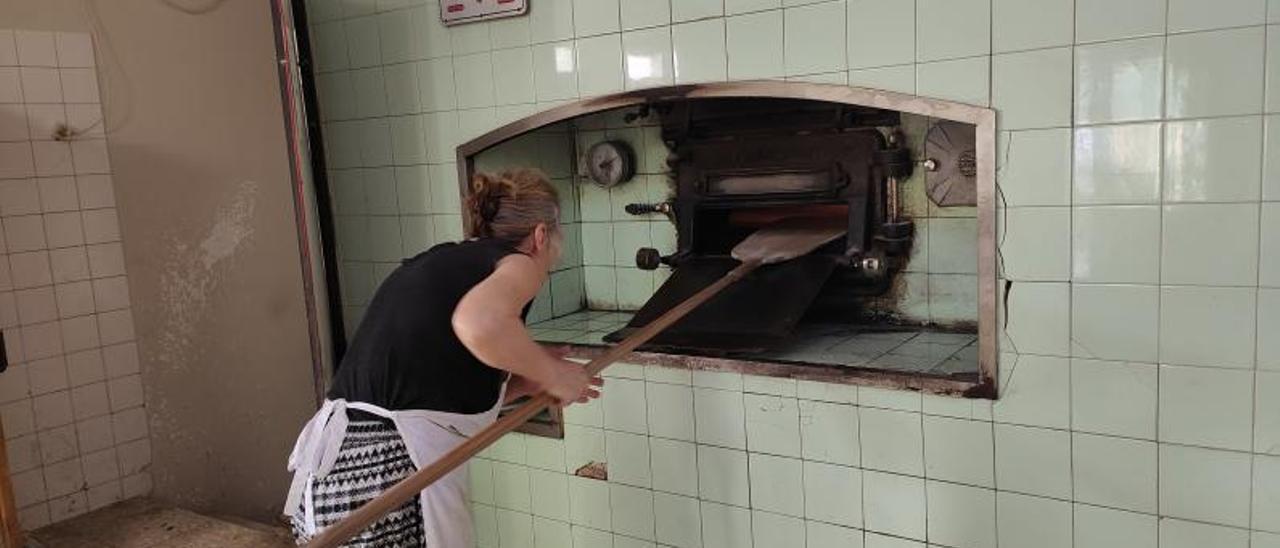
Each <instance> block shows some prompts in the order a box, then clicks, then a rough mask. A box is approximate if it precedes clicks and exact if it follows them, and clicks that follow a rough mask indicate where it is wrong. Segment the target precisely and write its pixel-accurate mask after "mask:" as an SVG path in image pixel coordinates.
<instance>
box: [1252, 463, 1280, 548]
mask: <svg viewBox="0 0 1280 548" xmlns="http://www.w3.org/2000/svg"><path fill="white" fill-rule="evenodd" d="M1250 524H1251V526H1252V527H1253V528H1255V529H1266V530H1268V531H1280V457H1264V456H1261V455H1258V456H1256V457H1254V458H1253V521H1251V522H1250ZM1254 546H1257V542H1256V541H1255V543H1254Z"/></svg>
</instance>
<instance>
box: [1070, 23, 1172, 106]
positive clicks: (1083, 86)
mask: <svg viewBox="0 0 1280 548" xmlns="http://www.w3.org/2000/svg"><path fill="white" fill-rule="evenodd" d="M1085 1H1086V0H1082V2H1081V6H1082V7H1083V6H1084V3H1085ZM1087 1H1088V2H1089V3H1093V2H1097V1H1098V0H1087ZM1143 1H1148V0H1143ZM1075 66H1076V76H1075V87H1076V91H1075V103H1076V104H1075V113H1076V114H1075V119H1076V123H1077V124H1093V123H1101V122H1127V121H1136V120H1151V119H1155V118H1159V117H1160V114H1161V112H1160V104H1161V103H1160V102H1161V98H1162V93H1163V89H1164V88H1163V86H1164V83H1163V78H1164V39H1162V38H1147V39H1140V40H1130V41H1125V42H1111V43H1106V44H1096V45H1089V46H1081V47H1078V48H1076V61H1075Z"/></svg>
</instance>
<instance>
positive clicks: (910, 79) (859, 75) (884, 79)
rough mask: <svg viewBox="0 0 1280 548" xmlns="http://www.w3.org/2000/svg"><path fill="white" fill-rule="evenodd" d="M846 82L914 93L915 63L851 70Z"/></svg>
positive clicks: (853, 84) (858, 85)
mask: <svg viewBox="0 0 1280 548" xmlns="http://www.w3.org/2000/svg"><path fill="white" fill-rule="evenodd" d="M848 84H849V85H850V86H856V87H864V88H871V89H882V90H885V91H896V92H898V93H910V94H915V92H916V69H915V65H896V66H892V67H882V68H871V69H859V70H851V71H849V74H848Z"/></svg>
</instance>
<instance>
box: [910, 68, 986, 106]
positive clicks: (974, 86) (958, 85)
mask: <svg viewBox="0 0 1280 548" xmlns="http://www.w3.org/2000/svg"><path fill="white" fill-rule="evenodd" d="M990 72H991V66H990V58H989V57H986V56H982V57H969V58H965V59H956V60H950V61H937V62H931V63H918V64H916V92H917V93H918V94H919V95H923V96H926V97H934V98H937V99H947V100H950V101H958V102H961V103H967V104H971V105H978V106H986V105H987V104H988V103H990V96H991V90H990V87H991V86H990V84H991V78H990V77H989V75H990Z"/></svg>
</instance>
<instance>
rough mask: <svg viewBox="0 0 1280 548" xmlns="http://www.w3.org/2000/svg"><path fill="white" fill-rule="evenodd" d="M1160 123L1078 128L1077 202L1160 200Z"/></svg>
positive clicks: (1114, 202)
mask: <svg viewBox="0 0 1280 548" xmlns="http://www.w3.org/2000/svg"><path fill="white" fill-rule="evenodd" d="M1160 143H1161V135H1160V124H1133V125H1119V126H1099V127H1083V128H1077V129H1076V130H1075V165H1074V168H1073V178H1074V180H1073V189H1074V196H1075V203H1076V204H1077V205H1086V204H1146V203H1156V202H1157V201H1158V200H1159V199H1160V167H1161V161H1160V158H1161V151H1160Z"/></svg>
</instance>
